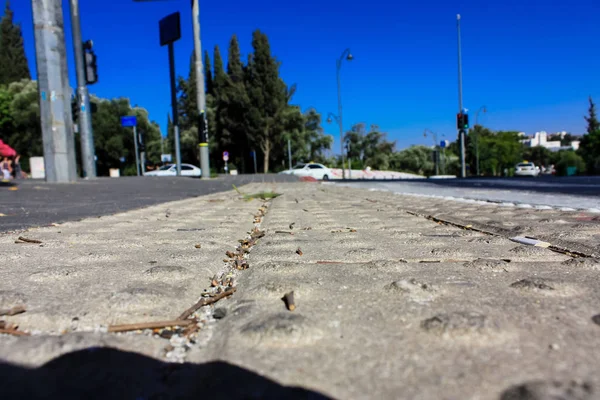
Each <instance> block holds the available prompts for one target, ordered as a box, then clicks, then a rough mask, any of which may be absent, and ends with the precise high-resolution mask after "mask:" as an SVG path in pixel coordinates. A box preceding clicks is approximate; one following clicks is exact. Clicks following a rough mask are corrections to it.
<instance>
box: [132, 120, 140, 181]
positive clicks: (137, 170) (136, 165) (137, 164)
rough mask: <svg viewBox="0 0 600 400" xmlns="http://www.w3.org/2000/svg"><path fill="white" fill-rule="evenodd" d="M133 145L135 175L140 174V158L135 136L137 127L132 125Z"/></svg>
mask: <svg viewBox="0 0 600 400" xmlns="http://www.w3.org/2000/svg"><path fill="white" fill-rule="evenodd" d="M133 146H134V148H135V170H136V172H137V176H140V159H139V155H138V154H139V153H138V136H137V127H135V126H134V127H133Z"/></svg>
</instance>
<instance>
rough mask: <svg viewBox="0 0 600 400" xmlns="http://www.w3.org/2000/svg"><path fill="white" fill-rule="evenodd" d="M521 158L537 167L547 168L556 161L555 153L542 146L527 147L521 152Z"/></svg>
mask: <svg viewBox="0 0 600 400" xmlns="http://www.w3.org/2000/svg"><path fill="white" fill-rule="evenodd" d="M523 158H524V159H525V160H527V161H531V162H533V163H534V164H535V165H537V166H540V167H541V166H549V165H552V164H556V162H557V160H558V156H557V153H554V152H552V151H550V150H549V149H547V148H545V147H542V146H534V147H528V148H526V149H525V151H524V152H523Z"/></svg>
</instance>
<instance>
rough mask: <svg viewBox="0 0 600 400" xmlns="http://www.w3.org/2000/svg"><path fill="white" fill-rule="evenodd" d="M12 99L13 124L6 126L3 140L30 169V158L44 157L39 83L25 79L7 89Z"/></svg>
mask: <svg viewBox="0 0 600 400" xmlns="http://www.w3.org/2000/svg"><path fill="white" fill-rule="evenodd" d="M5 93H7V94H8V98H10V99H11V100H10V108H9V110H10V117H6V119H7V120H8V119H10V120H11V122H10V123H8V124H6V125H4V126H3V129H4V132H3V140H5V141H6V142H7V143H8V144H9V145H10V146H11V147H13V148H14V149H15V150H16V151H17V153H19V154H21V155H22V161H21V165H22V167H23V168H24V169H28V168H29V157H34V156H41V155H43V144H42V130H41V127H40V107H39V103H38V88H37V82H36V81H31V80H27V79H23V80H21V81H18V82H13V83H11V84H10V85H8V87H7V88H6V89H5Z"/></svg>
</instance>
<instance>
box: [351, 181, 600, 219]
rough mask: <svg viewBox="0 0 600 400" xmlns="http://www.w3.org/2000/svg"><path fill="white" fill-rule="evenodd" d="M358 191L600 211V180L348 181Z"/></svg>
mask: <svg viewBox="0 0 600 400" xmlns="http://www.w3.org/2000/svg"><path fill="white" fill-rule="evenodd" d="M341 184H343V185H348V186H351V187H356V188H363V189H373V190H386V191H391V192H396V193H404V194H413V195H420V196H426V197H446V198H454V199H467V200H482V201H489V202H498V203H505V204H506V205H510V204H516V205H521V206H523V207H527V206H532V207H533V206H537V207H541V206H544V207H546V206H547V207H552V208H565V209H566V208H569V209H575V210H588V211H593V212H597V210H600V177H570V178H561V177H539V178H468V179H410V180H403V181H391V180H390V181H368V180H364V181H347V182H344V183H341Z"/></svg>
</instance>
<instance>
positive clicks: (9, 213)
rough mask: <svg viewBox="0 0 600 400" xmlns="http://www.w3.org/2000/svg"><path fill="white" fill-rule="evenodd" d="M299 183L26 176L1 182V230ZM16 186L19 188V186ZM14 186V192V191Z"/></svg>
mask: <svg viewBox="0 0 600 400" xmlns="http://www.w3.org/2000/svg"><path fill="white" fill-rule="evenodd" d="M289 181H292V182H293V181H296V178H295V177H292V176H289V175H274V174H273V175H238V176H224V177H221V178H218V179H211V180H209V181H204V180H200V179H192V178H170V177H157V178H151V177H122V178H119V179H114V178H113V179H111V178H99V179H96V180H90V181H84V180H82V181H79V182H77V183H71V184H50V183H46V182H43V181H33V180H25V181H21V182H20V183H19V184H18V185H17V186H10V185H1V186H0V232H8V231H16V230H22V229H26V228H30V227H35V226H43V225H48V224H51V223H60V222H64V221H73V220H78V219H81V218H85V217H92V216H101V215H109V214H115V213H118V212H122V211H127V210H131V209H136V208H141V207H146V206H150V205H153V204H159V203H165V202H168V201H174V200H182V199H186V198H190V197H196V196H202V195H207V194H211V193H216V192H221V191H225V190H231V189H232V185H236V186H241V185H245V184H248V183H252V182H289ZM15 188H16V190H15ZM11 189H12V190H11Z"/></svg>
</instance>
